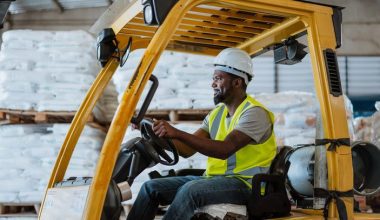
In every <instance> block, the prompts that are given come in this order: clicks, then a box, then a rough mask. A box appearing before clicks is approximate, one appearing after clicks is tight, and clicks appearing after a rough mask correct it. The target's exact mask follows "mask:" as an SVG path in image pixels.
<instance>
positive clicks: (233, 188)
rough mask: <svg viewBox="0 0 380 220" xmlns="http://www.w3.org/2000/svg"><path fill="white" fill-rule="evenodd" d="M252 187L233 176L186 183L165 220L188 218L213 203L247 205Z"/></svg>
mask: <svg viewBox="0 0 380 220" xmlns="http://www.w3.org/2000/svg"><path fill="white" fill-rule="evenodd" d="M249 195H250V189H249V188H248V187H247V185H245V184H244V183H243V182H242V181H241V180H239V179H237V178H232V177H213V178H205V179H200V180H194V181H191V182H188V183H186V184H185V185H183V186H182V187H181V188H180V189H178V193H177V195H176V196H175V198H174V200H173V202H172V204H171V205H170V207H169V209H168V211H167V212H166V214H165V216H164V218H163V220H177V219H178V220H188V219H190V218H191V217H192V216H193V215H194V211H195V210H196V209H198V208H200V207H203V206H205V205H211V204H219V203H231V204H237V205H246V204H247V199H248V196H249Z"/></svg>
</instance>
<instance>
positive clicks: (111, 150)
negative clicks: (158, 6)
mask: <svg viewBox="0 0 380 220" xmlns="http://www.w3.org/2000/svg"><path fill="white" fill-rule="evenodd" d="M125 2H128V3H125V4H126V8H125V9H123V13H121V14H119V15H116V16H114V19H113V22H112V25H110V27H111V28H112V29H113V31H114V33H115V34H116V39H117V41H118V42H119V44H118V48H119V49H120V50H121V48H124V47H125V46H126V45H127V43H128V41H129V40H130V39H133V44H132V48H131V50H135V49H139V48H146V50H145V52H144V55H143V57H142V59H141V60H140V63H139V65H138V68H137V69H136V71H135V72H134V74H133V76H132V78H131V81H130V82H129V84H128V86H127V89H126V90H125V92H124V94H123V97H122V100H121V102H120V104H119V107H118V109H117V111H116V113H115V116H114V118H113V120H112V122H111V125H110V128H109V131H108V133H107V136H106V139H105V141H104V144H103V147H102V150H101V154H100V157H99V161H98V164H97V167H96V171H95V175H94V178H93V181H92V184H91V186H90V189H89V194H88V197H87V202H86V205H85V212H84V215H83V219H91V220H92V219H100V216H101V212H102V208H101V207H103V203H104V200H105V196H106V192H107V189H108V185H109V183H110V179H111V175H112V171H113V168H114V164H115V162H116V159H117V155H118V152H119V146H120V145H121V142H122V139H123V137H124V134H125V131H126V129H127V127H128V125H129V123H130V121H131V119H132V116H133V114H134V112H135V108H136V105H137V102H138V100H139V98H140V96H141V93H142V91H143V90H144V87H145V85H146V83H147V81H148V80H149V77H150V75H151V74H152V71H153V69H154V67H155V65H156V63H157V61H158V59H159V57H160V55H161V54H162V52H163V51H164V50H165V49H166V50H173V51H180V52H186V53H193V54H204V55H214V56H215V55H217V54H218V53H219V52H220V51H221V50H223V49H224V48H227V47H236V48H240V49H242V50H245V51H246V52H247V53H248V54H250V55H251V56H252V57H253V56H256V55H258V54H260V53H263V52H265V51H267V50H269V49H273V47H275V46H276V45H278V44H280V43H281V42H283V41H284V40H286V39H288V38H290V37H295V36H298V35H300V34H305V33H306V34H307V40H308V47H309V52H310V57H311V63H312V68H313V76H314V85H315V91H316V95H317V98H318V100H319V104H320V111H321V117H322V125H323V131H324V138H326V139H339V138H348V137H349V133H348V126H347V119H346V112H345V107H344V106H345V104H344V99H343V95H342V94H341V93H340V94H339V88H338V93H336V92H335V93H334V92H331V90H334V88H332V87H333V86H334V85H332V82H330V81H331V80H332V78H331V75H330V73H329V71H330V70H329V64H328V63H327V61H329V60H328V59H327V60H326V59H325V58H326V55H325V53H326V51H327V52H330V54H333V58H334V57H335V58H336V55H335V49H336V48H337V47H339V46H340V42H339V41H340V40H339V39H340V38H339V36H338V35H339V34H340V30H339V27H338V26H339V25H340V24H339V23H338V24H336V20H335V19H333V18H334V16H335V15H334V13H338V12H340V9H341V8H339V7H335V6H328V5H320V4H316V3H310V2H305V1H294V0H271V1H268V0H241V1H239V0H178V2H177V3H176V4H175V5H174V6H173V8H172V9H171V10H170V11H169V13H168V14H167V16H166V18H165V20H164V22H163V23H162V24H161V25H160V26H147V25H145V24H144V19H143V13H142V10H143V6H142V4H141V1H140V0H131V1H125ZM103 18H104V16H103ZM103 18H101V19H103ZM334 22H335V24H334ZM334 25H335V26H334ZM334 30H336V31H334ZM337 39H338V41H337ZM329 62H330V61H329ZM118 65H119V60H118V59H115V58H112V59H110V60H109V61H108V62H107V64H106V65H105V67H104V68H103V69H102V70H101V71H100V73H99V74H98V76H97V78H96V79H95V81H94V83H93V85H92V86H91V88H90V89H89V91H88V93H87V95H86V97H85V99H84V100H83V102H82V104H81V106H80V108H79V109H78V111H77V113H76V115H75V117H74V119H73V121H72V123H71V126H70V129H69V131H68V133H67V135H66V139H65V141H64V143H63V144H62V147H61V150H60V152H59V155H58V157H57V160H56V163H55V166H54V169H53V171H52V174H51V177H50V180H49V183H48V186H47V190H46V194H47V192H48V191H49V189H51V188H54V184H55V183H58V182H60V181H62V180H63V178H64V175H65V172H66V169H67V167H68V164H69V161H70V158H71V156H72V153H73V151H74V148H75V145H76V143H77V141H78V139H79V137H80V134H81V132H82V130H83V128H84V126H85V124H86V121H87V119H88V118H89V116H90V114H91V112H92V110H93V108H94V106H95V104H96V102H97V100H98V99H99V97H100V96H101V94H102V93H103V91H104V89H105V87H106V86H107V84H108V83H109V81H110V80H111V78H112V75H113V74H114V72H115V71H116V69H117V68H118ZM336 70H338V67H337V66H336ZM337 75H338V81H337V83H338V84H336V85H335V86H339V87H340V80H339V72H338V73H337ZM340 89H341V88H340ZM327 147H328V146H326V148H327ZM326 158H327V169H328V172H327V173H328V190H335V191H341V192H345V191H350V190H352V189H353V168H352V157H351V148H350V146H345V145H342V146H340V147H337V148H336V150H335V151H327V153H326ZM46 194H45V197H44V201H43V202H42V205H41V211H40V214H41V212H42V210H43V208H44V202H45V199H46ZM341 199H342V200H343V201H344V204H345V206H346V210H347V216H348V219H354V218H355V219H358V218H360V219H376V218H377V219H380V215H370V214H363V213H355V214H354V213H353V197H342V198H341ZM294 211H297V212H298V213H299V214H300V213H301V214H300V215H301V216H303V217H301V216H299V215H298V217H296V216H291V217H287V218H284V219H292V218H293V219H322V218H323V214H322V211H321V210H302V209H301V210H294ZM328 217H329V219H336V218H338V212H337V209H336V203H335V201H333V202H331V203H330V204H329V212H328Z"/></svg>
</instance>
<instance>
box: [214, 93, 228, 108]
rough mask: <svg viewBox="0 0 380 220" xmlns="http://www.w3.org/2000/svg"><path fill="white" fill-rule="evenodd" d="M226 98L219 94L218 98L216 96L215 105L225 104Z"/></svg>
mask: <svg viewBox="0 0 380 220" xmlns="http://www.w3.org/2000/svg"><path fill="white" fill-rule="evenodd" d="M225 99H226V98H225V97H224V95H222V94H218V95H216V96H214V104H215V105H217V104H219V103H221V102H223V101H224V100H225Z"/></svg>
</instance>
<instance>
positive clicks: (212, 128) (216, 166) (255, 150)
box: [206, 95, 276, 186]
mask: <svg viewBox="0 0 380 220" xmlns="http://www.w3.org/2000/svg"><path fill="white" fill-rule="evenodd" d="M255 106H259V107H261V108H263V109H264V110H266V111H267V112H268V114H269V116H270V120H271V122H272V124H273V122H274V115H273V113H272V112H270V111H269V110H268V109H267V108H265V107H264V106H263V105H262V104H261V103H259V102H258V101H256V100H255V99H253V98H252V97H251V96H248V95H247V98H246V99H245V100H244V101H243V102H242V103H241V104H240V105H239V107H238V108H237V109H236V111H235V113H234V115H233V116H232V119H231V121H230V124H229V126H228V125H227V122H226V116H227V114H228V109H227V107H226V106H225V105H224V104H220V105H218V106H217V107H216V108H215V109H214V110H212V112H211V113H210V116H209V132H210V137H211V139H213V140H220V141H223V140H224V139H225V138H226V137H227V135H228V134H229V133H230V132H231V131H232V130H234V128H235V126H236V125H237V124H238V120H239V118H240V117H241V115H242V114H243V113H244V112H245V111H246V110H247V109H249V108H252V107H255ZM275 155H276V138H275V135H274V132H273V127H272V134H271V136H270V137H269V138H268V139H267V140H266V141H265V142H264V143H262V144H248V145H246V146H244V147H242V148H241V149H240V150H238V151H237V152H235V153H234V154H233V155H231V156H230V157H229V158H227V159H226V160H221V159H217V158H213V157H209V158H208V160H207V168H206V175H207V176H216V175H224V176H235V177H238V178H239V179H242V180H250V179H251V178H252V177H253V176H254V175H256V174H257V173H266V172H267V171H268V169H269V166H270V164H271V162H272V160H273V158H274V157H275ZM245 182H246V183H247V184H248V186H251V185H250V184H249V183H248V182H247V181H245ZM249 182H250V181H249Z"/></svg>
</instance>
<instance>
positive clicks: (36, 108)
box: [0, 30, 117, 218]
mask: <svg viewBox="0 0 380 220" xmlns="http://www.w3.org/2000/svg"><path fill="white" fill-rule="evenodd" d="M2 39H3V44H2V45H1V50H0V91H1V92H0V139H1V142H0V218H2V217H10V216H12V217H15V216H16V217H36V215H37V212H38V209H39V205H40V202H41V199H42V196H43V194H44V190H45V187H46V184H47V181H48V180H49V177H50V173H51V169H52V167H53V165H54V163H55V159H56V156H57V154H58V152H59V150H60V147H61V145H62V143H63V141H64V139H65V136H66V133H67V131H68V129H69V126H70V122H71V121H72V119H73V117H74V115H75V112H76V110H77V109H78V107H79V105H80V104H81V102H82V100H83V99H84V96H85V94H86V92H87V90H88V88H89V87H90V86H91V84H92V82H93V80H94V79H95V77H96V74H97V73H98V72H99V70H100V67H99V65H98V64H97V61H96V58H95V57H96V55H95V51H96V50H95V39H94V37H93V36H91V35H90V34H88V33H87V32H84V31H62V32H52V31H31V30H13V31H8V32H5V33H4V34H3V35H2ZM116 97H117V94H116V93H115V88H114V87H113V88H112V87H108V88H107V89H106V94H105V95H104V96H103V97H102V98H101V100H100V101H99V103H98V105H97V106H96V108H95V109H94V112H93V114H92V116H91V117H90V118H89V120H88V123H87V125H86V127H85V129H84V131H83V132H82V135H81V137H80V139H79V141H78V144H77V146H76V149H75V151H74V154H73V157H72V159H71V161H70V164H69V168H68V171H67V173H66V176H65V177H66V178H68V177H70V176H92V175H93V172H94V169H95V165H96V161H97V159H98V155H99V152H100V148H101V146H102V144H103V141H104V138H105V127H104V126H106V125H107V123H109V122H110V121H111V119H112V117H113V113H114V111H115V109H116V107H117V99H116ZM99 123H101V124H99Z"/></svg>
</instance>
